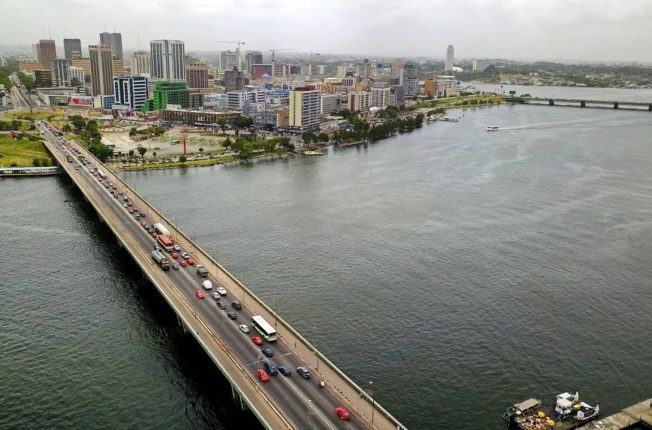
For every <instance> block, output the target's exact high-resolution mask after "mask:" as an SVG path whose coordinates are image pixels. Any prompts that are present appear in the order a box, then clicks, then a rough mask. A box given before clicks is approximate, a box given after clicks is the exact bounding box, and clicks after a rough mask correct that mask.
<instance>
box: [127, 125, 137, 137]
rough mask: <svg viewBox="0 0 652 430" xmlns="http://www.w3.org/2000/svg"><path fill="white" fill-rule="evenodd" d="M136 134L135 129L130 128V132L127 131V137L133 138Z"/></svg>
mask: <svg viewBox="0 0 652 430" xmlns="http://www.w3.org/2000/svg"><path fill="white" fill-rule="evenodd" d="M136 134H138V130H137V129H136V127H131V130H129V137H134V136H135V135H136Z"/></svg>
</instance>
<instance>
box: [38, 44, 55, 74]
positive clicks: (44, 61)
mask: <svg viewBox="0 0 652 430" xmlns="http://www.w3.org/2000/svg"><path fill="white" fill-rule="evenodd" d="M37 56H38V58H37V59H38V63H39V64H40V65H41V67H43V68H47V69H48V70H50V62H51V61H52V60H56V58H57V47H56V46H55V44H54V40H39V42H38V44H37Z"/></svg>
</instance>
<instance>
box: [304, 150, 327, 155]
mask: <svg viewBox="0 0 652 430" xmlns="http://www.w3.org/2000/svg"><path fill="white" fill-rule="evenodd" d="M303 155H324V152H323V151H303Z"/></svg>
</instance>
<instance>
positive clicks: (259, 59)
mask: <svg viewBox="0 0 652 430" xmlns="http://www.w3.org/2000/svg"><path fill="white" fill-rule="evenodd" d="M245 58H246V60H247V72H249V73H251V66H253V65H254V64H263V53H262V52H260V51H247V55H246V56H245Z"/></svg>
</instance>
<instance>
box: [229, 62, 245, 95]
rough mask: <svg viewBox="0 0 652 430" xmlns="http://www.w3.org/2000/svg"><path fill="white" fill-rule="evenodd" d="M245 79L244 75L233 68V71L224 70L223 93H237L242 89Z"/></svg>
mask: <svg viewBox="0 0 652 430" xmlns="http://www.w3.org/2000/svg"><path fill="white" fill-rule="evenodd" d="M244 85H245V77H244V73H243V72H241V71H240V70H238V68H237V67H234V68H233V70H226V71H225V72H224V90H225V91H238V90H241V89H242V88H244Z"/></svg>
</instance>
